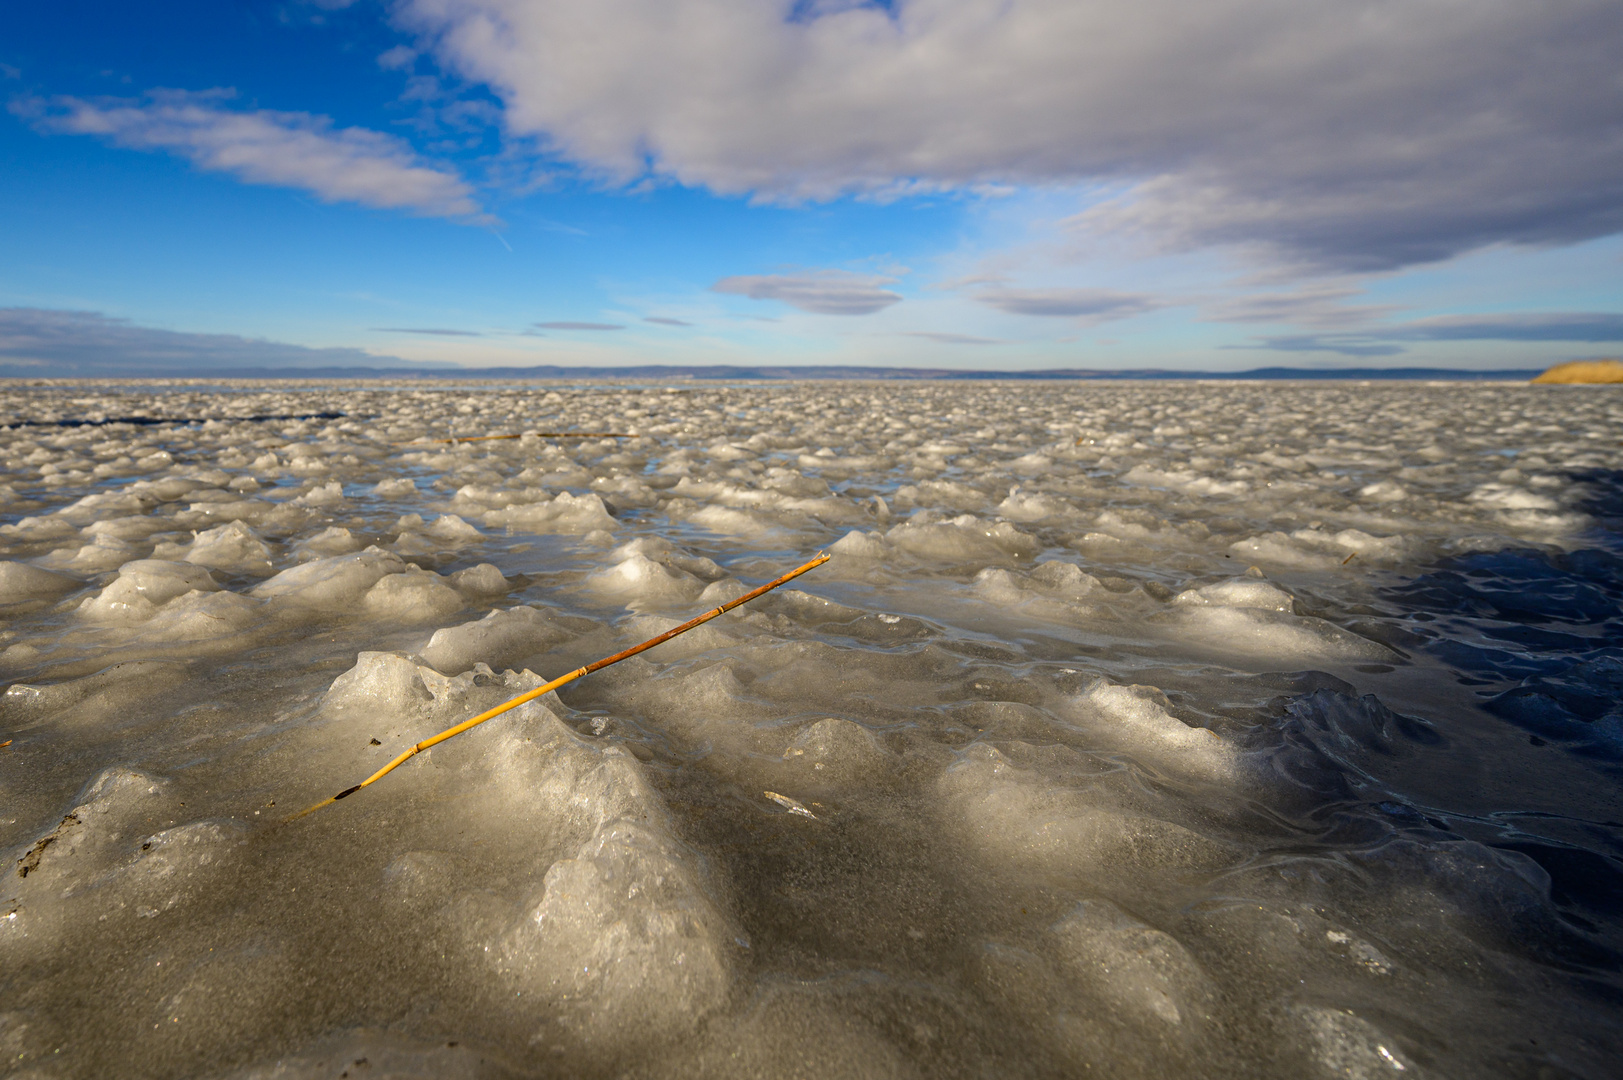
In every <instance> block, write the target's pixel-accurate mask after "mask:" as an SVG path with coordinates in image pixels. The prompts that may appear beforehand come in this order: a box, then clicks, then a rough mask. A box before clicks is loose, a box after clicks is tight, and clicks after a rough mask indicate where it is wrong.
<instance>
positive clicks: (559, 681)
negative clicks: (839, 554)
mask: <svg viewBox="0 0 1623 1080" xmlns="http://www.w3.org/2000/svg"><path fill="white" fill-rule="evenodd" d="M829 558H830V556H829V555H828V553H827V552H822V551H820V552H818V553H817V557H816V558H815V559H813V560H811V562H808V563H806V564H804V565H803V566H797V567H795V568H794V569H793V570H791V571H789V572H788V573H787V574H784V575H783V576H782V577H780V578H777V579H775V580H773V581H769V582H767V583H766V584H765V585H762V586H761V587H760V588H757V589H751V590H750V591H749V592H747V593H745V594H744V595H743V596H740V597H739V598H738V599H736V600H729V601H727V602H726V603H725V604H723V605H721V606H720V607H719V608H716V609H714V610H713V611H707V612H705V613H704V614H703V615H700V616H697V617H696V618H692V619H689V620H688V621H687V622H685V623H683V624H682V625H681V626H677V627H674V628H672V629H670V630H667V631H665V632H664V633H663V634H660V635H659V636H658V637H653V638H649V639H648V640H647V641H645V642H643V643H642V644H641V645H633V646H632V647H631V648H629V649H626V650H625V651H624V652H617V653H615V654H614V655H613V656H605V657H604V658H603V659H601V660H594V661H593V662H592V663H590V664H587V665H586V666H585V667H583V668H576V669H575V670H574V671H571V672H570V673H569V674H567V675H560V676H558V678H556V679H553V680H552V681H551V682H549V683H547V684H546V685H544V686H538V687H536V688H535V689H534V690H530V691H527V692H525V693H522V694H520V695H519V696H518V697H516V698H513V699H512V700H511V701H504V702H502V703H501V704H500V705H498V706H496V707H495V708H494V709H486V710H485V711H484V712H482V713H480V714H479V715H478V716H475V717H473V718H472V719H470V720H464V721H462V723H460V724H458V725H456V726H455V727H451V728H446V729H445V730H444V731H442V732H440V733H439V734H438V735H435V736H434V737H433V738H429V739H424V740H423V741H422V742H420V743H417V744H416V745H414V746H411V747H410V748H408V749H407V750H406V751H405V752H404V753H402V754H401V755H400V756H399V757H397V758H395V759H394V760H393V761H391V762H389V764H387V765H385V766H384V767H383V768H381V769H379V770H378V771H377V772H375V773H373V774H372V775H371V776H368V777H367V778H366V779H365V780H362V781H361V782H360V783H359V784H356V785H355V786H354V787H349V788H345V789H344V790H343V791H340V792H339V793H338V794H336V795H334V796H333V797H332V798H330V799H324V800H322V801H321V802H318V803H316V804H315V805H314V806H312V807H310V808H309V809H308V810H300V811H299V812H298V813H297V814H294V815H293V816H292V817H290V818H288V819H287V820H289V821H294V820H297V819H298V818H301V817H304V816H305V815H306V814H313V813H315V812H316V811H317V810H320V809H321V808H322V807H324V806H331V805H332V804H333V803H335V802H337V801H338V800H339V799H347V798H349V797H350V796H351V795H353V794H355V793H356V792H357V791H359V790H361V789H362V788H363V787H366V786H367V785H369V784H375V783H377V782H378V781H379V780H381V779H383V778H384V777H385V776H388V775H389V774H390V773H392V772H394V770H395V769H397V768H399V767H400V766H401V765H404V764H405V763H406V761H407V760H408V759H410V758H411V757H413V756H414V755H416V754H418V753H421V752H422V751H424V750H427V749H428V748H429V747H430V746H435V745H438V744H439V743H442V742H444V741H445V740H446V739H449V738H451V737H452V736H454V735H460V734H462V733H463V732H464V731H467V730H468V729H469V728H475V727H478V726H479V725H480V724H482V723H484V722H485V721H486V720H490V719H493V718H495V717H498V716H500V715H501V714H502V713H504V712H507V711H508V710H509V709H516V708H518V707H519V706H520V705H522V704H524V703H525V702H526V701H534V700H535V699H536V698H538V697H540V696H541V695H543V694H546V693H548V692H549V691H552V690H556V689H558V687H560V686H563V685H564V684H566V683H571V682H574V681H575V680H576V679H578V678H580V677H581V676H582V675H590V674H591V673H592V672H594V671H601V670H603V669H604V668H606V667H608V666H609V665H610V664H618V663H619V662H620V661H622V660H626V659H629V658H630V657H633V656H636V655H637V654H638V653H640V652H646V651H647V650H649V649H652V648H653V647H654V646H655V645H659V644H662V643H663V642H666V641H669V640H671V638H673V637H676V636H678V635H679V634H685V633H687V632H688V631H689V630H692V629H693V628H694V627H695V626H701V625H703V624H704V623H707V622H709V621H710V620H711V619H714V618H716V617H717V616H718V615H725V614H726V613H727V612H729V611H731V610H732V609H733V608H735V607H739V606H740V605H742V604H747V603H749V602H750V601H751V600H754V599H755V598H756V597H758V596H764V595H766V594H767V593H769V592H771V591H772V590H773V589H776V588H777V587H778V586H779V585H782V584H784V583H785V582H788V581H793V580H794V579H795V578H797V577H799V576H800V575H801V574H804V573H806V572H807V571H808V570H815V569H816V568H817V567H819V566H822V565H823V564H824V563H826V562H828V560H829Z"/></svg>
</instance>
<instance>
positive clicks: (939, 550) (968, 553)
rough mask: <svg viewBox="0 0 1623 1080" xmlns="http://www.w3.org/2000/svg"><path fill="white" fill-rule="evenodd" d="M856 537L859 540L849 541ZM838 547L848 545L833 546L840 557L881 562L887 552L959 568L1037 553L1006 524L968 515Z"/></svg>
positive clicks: (911, 524)
mask: <svg viewBox="0 0 1623 1080" xmlns="http://www.w3.org/2000/svg"><path fill="white" fill-rule="evenodd" d="M857 536H860V537H862V539H860V540H853V539H851V537H857ZM841 543H844V544H847V545H848V546H847V547H843V548H841V547H838V546H836V547H837V550H838V551H839V552H840V553H841V554H854V555H861V556H863V557H866V558H883V557H885V556H886V554H888V553H889V552H895V551H900V552H905V553H906V554H908V555H911V556H913V557H914V558H917V559H922V560H927V561H931V562H946V563H959V564H962V563H971V564H974V563H980V564H985V563H1007V562H1009V561H1010V559H1011V558H1029V557H1030V556H1032V555H1035V554H1036V553H1037V551H1038V547H1037V544H1036V541H1034V540H1033V539H1032V538H1031V537H1030V536H1028V535H1027V534H1025V533H1023V532H1021V531H1020V530H1019V529H1017V528H1015V527H1014V526H1013V525H1011V524H1010V523H1009V522H1007V521H998V522H994V523H990V524H989V523H987V522H985V521H983V520H981V519H980V518H977V517H975V516H973V515H971V514H961V515H959V516H958V517H956V518H953V519H952V520H950V521H945V522H943V521H933V520H931V519H930V517H929V516H928V515H926V516H924V517H923V518H920V519H918V520H909V521H905V522H903V523H901V524H900V525H896V526H893V527H892V528H891V529H890V530H889V531H887V532H886V533H885V534H884V536H883V538H882V539H881V537H880V536H879V535H878V534H877V533H868V534H861V533H850V534H848V535H847V537H845V538H842V540H841ZM881 544H882V545H883V546H882V547H881V546H880V545H881Z"/></svg>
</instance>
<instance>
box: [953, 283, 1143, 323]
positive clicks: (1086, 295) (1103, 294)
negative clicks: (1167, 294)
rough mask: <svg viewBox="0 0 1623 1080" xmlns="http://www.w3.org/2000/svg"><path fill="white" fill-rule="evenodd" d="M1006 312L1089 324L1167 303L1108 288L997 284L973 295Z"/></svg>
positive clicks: (1125, 315) (982, 301)
mask: <svg viewBox="0 0 1623 1080" xmlns="http://www.w3.org/2000/svg"><path fill="white" fill-rule="evenodd" d="M974 295H975V299H977V300H979V301H980V302H981V303H983V304H990V305H991V306H992V307H995V308H997V309H998V310H999V311H1001V312H1004V313H1005V314H1008V315H1042V316H1048V317H1051V318H1053V317H1059V318H1079V319H1081V320H1082V321H1084V322H1086V323H1088V324H1089V325H1092V324H1094V323H1101V322H1108V321H1109V320H1111V319H1125V318H1128V317H1129V316H1132V315H1140V314H1143V313H1144V312H1146V311H1153V310H1155V309H1156V308H1159V307H1165V306H1166V305H1165V304H1164V303H1163V302H1161V301H1159V300H1156V299H1155V298H1154V297H1152V296H1145V295H1143V294H1141V293H1123V292H1112V291H1111V290H1109V289H1012V288H1006V287H1002V286H999V287H997V288H990V289H983V290H981V291H980V292H977V293H975V294H974Z"/></svg>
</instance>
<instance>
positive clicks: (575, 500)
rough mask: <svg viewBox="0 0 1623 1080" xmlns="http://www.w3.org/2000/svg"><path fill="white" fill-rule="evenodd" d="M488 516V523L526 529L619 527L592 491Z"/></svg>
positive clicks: (585, 530)
mask: <svg viewBox="0 0 1623 1080" xmlns="http://www.w3.org/2000/svg"><path fill="white" fill-rule="evenodd" d="M459 494H460V493H459ZM484 517H485V524H487V525H505V526H507V527H508V528H509V529H515V530H522V531H526V532H543V533H548V532H550V533H589V532H593V531H595V530H597V529H613V528H614V527H615V521H614V517H613V516H612V515H611V514H610V513H609V510H608V507H607V506H605V505H604V504H603V500H602V498H601V497H599V496H598V495H596V494H594V493H592V492H588V493H587V494H585V495H571V494H570V493H569V492H567V491H564V492H559V494H558V496H557V497H556V498H554V499H552V500H551V501H550V502H542V503H527V504H522V505H516V506H509V507H507V508H505V509H500V510H487V511H486V512H485V515H484Z"/></svg>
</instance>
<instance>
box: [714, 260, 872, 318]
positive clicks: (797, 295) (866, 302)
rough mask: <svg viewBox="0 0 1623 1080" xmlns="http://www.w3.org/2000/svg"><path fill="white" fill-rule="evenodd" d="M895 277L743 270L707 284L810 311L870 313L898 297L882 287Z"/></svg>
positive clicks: (721, 289) (831, 272)
mask: <svg viewBox="0 0 1623 1080" xmlns="http://www.w3.org/2000/svg"><path fill="white" fill-rule="evenodd" d="M895 280H896V279H895V278H889V277H881V276H879V275H876V274H856V273H852V272H850V271H847V270H818V271H814V272H812V273H806V274H744V275H739V276H735V277H726V278H722V279H721V280H720V281H718V282H716V283H715V284H714V285H712V286H710V288H711V290H712V291H714V292H719V293H730V294H732V295H734V296H747V297H749V298H750V299H751V300H777V301H780V302H782V303H785V304H788V305H789V306H790V307H794V308H799V309H800V310H801V311H809V312H811V313H812V314H814V315H872V314H873V313H874V312H876V311H883V310H884V309H885V308H888V307H890V305H892V304H895V303H899V302H900V301H901V299H902V298H901V296H900V294H898V293H893V292H891V291H890V290H889V289H886V288H884V287H883V286H886V285H889V284H891V283H892V282H894V281H895Z"/></svg>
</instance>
